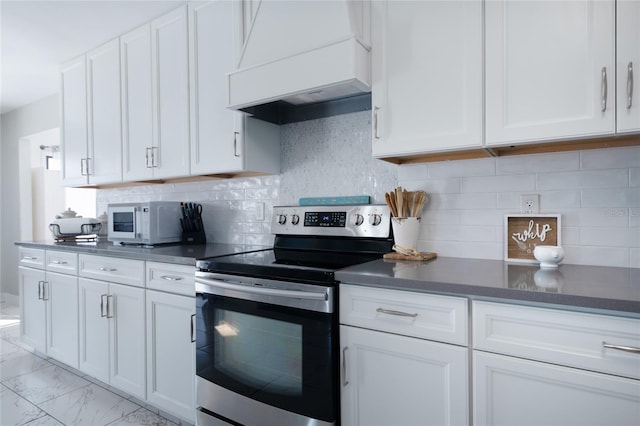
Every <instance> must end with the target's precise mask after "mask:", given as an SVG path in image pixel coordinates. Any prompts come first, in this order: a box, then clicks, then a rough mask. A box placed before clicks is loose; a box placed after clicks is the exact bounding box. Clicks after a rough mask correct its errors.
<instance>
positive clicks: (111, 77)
mask: <svg viewBox="0 0 640 426" xmlns="http://www.w3.org/2000/svg"><path fill="white" fill-rule="evenodd" d="M87 95H88V96H87V101H88V105H89V110H88V111H89V114H88V117H89V120H88V123H89V149H88V155H89V183H91V184H103V183H116V182H122V134H121V127H120V118H121V114H120V44H119V42H118V39H114V40H111V41H110V42H108V43H105V44H103V45H102V46H100V47H98V48H96V49H94V50H92V51H90V52H88V53H87Z"/></svg>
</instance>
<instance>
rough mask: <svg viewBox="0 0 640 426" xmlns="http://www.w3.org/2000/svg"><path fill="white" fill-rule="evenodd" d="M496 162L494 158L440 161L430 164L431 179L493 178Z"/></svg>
mask: <svg viewBox="0 0 640 426" xmlns="http://www.w3.org/2000/svg"><path fill="white" fill-rule="evenodd" d="M495 174H496V162H495V160H494V159H493V158H480V159H475V160H456V161H439V162H435V163H429V178H430V179H432V178H443V177H468V176H493V175H495Z"/></svg>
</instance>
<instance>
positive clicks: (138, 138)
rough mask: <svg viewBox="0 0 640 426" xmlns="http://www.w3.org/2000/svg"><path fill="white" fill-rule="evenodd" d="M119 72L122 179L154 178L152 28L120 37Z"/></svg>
mask: <svg viewBox="0 0 640 426" xmlns="http://www.w3.org/2000/svg"><path fill="white" fill-rule="evenodd" d="M120 62H121V71H122V169H123V170H122V173H123V179H124V180H125V181H134V180H147V179H151V178H153V168H152V167H151V166H152V164H151V150H152V149H153V113H152V111H153V107H152V105H153V104H152V95H151V93H152V89H151V28H150V26H149V24H146V25H143V26H142V27H140V28H137V29H135V30H133V31H131V32H129V33H127V34H124V35H122V36H121V37H120Z"/></svg>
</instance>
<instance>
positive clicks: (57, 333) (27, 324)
mask: <svg viewBox="0 0 640 426" xmlns="http://www.w3.org/2000/svg"><path fill="white" fill-rule="evenodd" d="M20 257H21V260H20V265H29V266H20V267H19V268H18V277H19V289H20V318H21V321H20V332H21V338H22V341H23V342H25V343H26V344H28V345H29V346H32V347H33V348H34V349H35V350H37V351H39V352H42V353H46V354H47V355H49V356H50V357H52V358H54V359H56V360H58V361H61V362H64V363H65V364H68V365H70V366H72V367H74V368H77V367H78V303H77V300H78V277H77V276H76V275H75V274H76V271H77V261H76V259H77V255H76V254H75V253H68V252H67V253H65V252H56V251H48V250H47V252H46V255H45V250H36V249H26V250H25V249H23V248H21V250H20ZM45 259H46V261H45ZM47 269H53V270H60V271H64V272H68V273H57V272H52V271H49V270H47Z"/></svg>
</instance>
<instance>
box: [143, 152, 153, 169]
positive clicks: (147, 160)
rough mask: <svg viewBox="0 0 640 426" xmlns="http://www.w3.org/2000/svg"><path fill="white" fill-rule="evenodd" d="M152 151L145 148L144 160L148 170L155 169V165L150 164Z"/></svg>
mask: <svg viewBox="0 0 640 426" xmlns="http://www.w3.org/2000/svg"><path fill="white" fill-rule="evenodd" d="M150 150H151V148H145V150H144V151H145V152H144V158H145V164H146V165H147V169H150V168H151V167H153V165H151V164H150V163H149V157H150V156H149V151H150Z"/></svg>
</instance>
